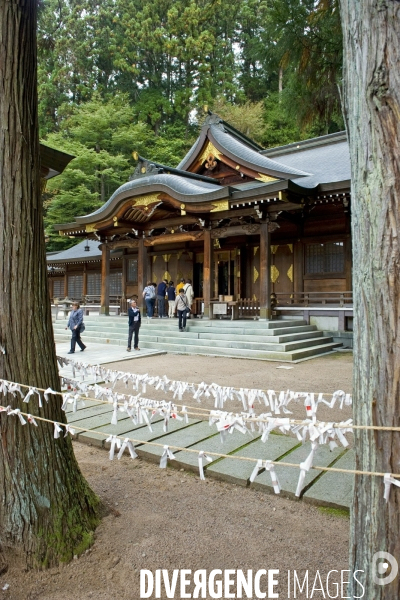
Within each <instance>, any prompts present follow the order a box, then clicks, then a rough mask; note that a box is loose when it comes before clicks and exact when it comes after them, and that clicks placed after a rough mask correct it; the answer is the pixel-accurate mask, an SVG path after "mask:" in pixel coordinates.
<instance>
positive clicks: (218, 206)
mask: <svg viewBox="0 0 400 600" xmlns="http://www.w3.org/2000/svg"><path fill="white" fill-rule="evenodd" d="M212 205H213V207H212V209H211V211H210V212H212V213H215V212H221V210H229V200H217V201H216V202H213V203H212Z"/></svg>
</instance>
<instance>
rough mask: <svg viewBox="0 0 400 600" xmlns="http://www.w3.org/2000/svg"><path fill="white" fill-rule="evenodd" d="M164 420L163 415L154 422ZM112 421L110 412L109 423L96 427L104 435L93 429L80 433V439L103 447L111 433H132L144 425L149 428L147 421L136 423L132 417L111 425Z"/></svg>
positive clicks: (121, 419) (120, 419)
mask: <svg viewBox="0 0 400 600" xmlns="http://www.w3.org/2000/svg"><path fill="white" fill-rule="evenodd" d="M162 420H163V419H162V418H161V417H157V418H156V419H154V421H152V423H157V422H159V421H162ZM110 421H111V414H110V420H109V422H108V423H107V425H103V426H102V427H96V431H99V432H102V433H103V435H99V434H97V433H94V432H92V431H86V432H83V433H81V434H80V435H79V441H80V442H84V443H88V442H89V443H91V444H93V446H100V447H103V446H104V442H105V440H106V439H107V437H108V436H109V435H125V434H126V433H127V432H130V433H132V432H133V431H135V432H136V431H137V430H138V429H141V428H142V427H146V429H148V427H147V425H146V424H145V423H138V424H137V425H134V424H133V422H132V420H131V419H130V417H124V418H119V419H118V423H117V425H111V422H110ZM126 437H128V436H126ZM106 446H107V447H108V448H109V447H110V446H109V444H106Z"/></svg>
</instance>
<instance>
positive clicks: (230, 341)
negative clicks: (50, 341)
mask: <svg viewBox="0 0 400 600" xmlns="http://www.w3.org/2000/svg"><path fill="white" fill-rule="evenodd" d="M91 333H92V335H91ZM94 333H95V332H94V331H93V332H89V331H85V333H84V334H83V336H84V337H83V339H84V340H86V341H88V342H94V341H95V340H97V343H102V341H103V343H111V344H114V345H119V343H120V342H121V343H123V344H125V343H126V338H127V332H126V331H125V332H124V333H121V334H118V333H113V334H108V333H107V334H104V333H98V334H97V335H96V336H94ZM64 339H65V338H63V340H61V336H60V335H58V334H57V335H56V341H64ZM322 341H323V343H325V344H327V343H329V342H331V341H332V338H330V337H325V336H323V334H322V332H318V333H316V334H314V332H311V333H310V335H309V336H308V337H307V339H301V340H295V341H289V342H286V343H279V342H278V339H277V338H270V339H268V338H265V341H264V340H263V338H262V337H260V338H259V339H258V340H257V339H255V338H254V337H253V338H252V341H250V342H248V341H243V340H242V339H240V337H239V336H237V337H233V338H232V336H231V337H230V338H229V337H228V338H227V339H220V338H219V337H217V336H214V337H212V336H211V337H207V338H203V337H202V336H201V335H199V336H198V335H197V334H193V333H192V332H180V331H178V330H176V333H175V335H166V333H165V332H164V333H163V335H158V336H154V335H152V336H148V335H146V331H142V330H141V331H140V344H141V346H142V347H143V348H151V347H153V348H155V347H159V345H160V344H169V345H171V346H174V345H175V346H176V348H175V350H176V351H177V352H179V351H180V348H181V346H182V344H184V345H185V346H192V347H198V348H200V347H211V348H241V349H243V350H262V351H266V352H270V351H271V352H275V351H277V352H291V351H293V350H298V349H301V348H307V347H311V346H317V345H320V344H321V342H322ZM151 344H155V345H156V346H152V345H151Z"/></svg>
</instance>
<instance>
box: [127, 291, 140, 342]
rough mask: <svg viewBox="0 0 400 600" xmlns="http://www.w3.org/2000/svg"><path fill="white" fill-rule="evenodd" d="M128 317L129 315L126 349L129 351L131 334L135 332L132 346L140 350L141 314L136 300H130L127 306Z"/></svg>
mask: <svg viewBox="0 0 400 600" xmlns="http://www.w3.org/2000/svg"><path fill="white" fill-rule="evenodd" d="M128 317H129V335H128V347H127V351H128V352H130V351H131V347H132V336H133V334H135V337H134V340H133V347H134V348H135V350H140V348H139V329H140V325H141V316H140V310H139V308H138V307H137V304H136V300H131V305H130V307H129V308H128Z"/></svg>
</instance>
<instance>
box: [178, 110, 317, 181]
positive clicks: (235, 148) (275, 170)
mask: <svg viewBox="0 0 400 600" xmlns="http://www.w3.org/2000/svg"><path fill="white" fill-rule="evenodd" d="M207 140H208V141H209V142H211V143H212V145H213V146H215V148H216V149H217V151H219V152H220V153H221V154H222V155H223V156H226V157H227V158H228V159H230V160H231V161H233V162H234V163H235V164H237V165H238V167H240V166H244V167H247V168H249V169H252V170H253V171H256V172H259V173H260V174H262V175H269V176H271V177H276V178H277V179H289V178H294V177H305V176H307V175H309V173H307V172H304V171H301V170H299V169H293V168H291V167H288V166H287V165H285V164H283V163H280V162H277V161H274V160H271V159H269V158H267V157H265V156H263V155H262V154H260V152H259V151H257V150H255V149H254V146H253V147H251V145H250V144H248V143H245V142H244V141H243V139H242V138H240V137H239V136H238V135H234V134H233V132H232V130H231V131H228V129H227V128H226V126H225V125H224V123H223V121H222V119H220V118H219V117H218V116H217V115H211V116H209V117H207V119H206V121H205V123H204V125H203V127H202V130H201V132H200V136H199V137H198V139H197V140H196V142H195V143H194V144H193V146H192V148H191V149H190V150H189V152H188V153H187V154H186V156H185V158H184V159H183V160H182V161H181V162H180V163H179V165H178V167H177V168H178V169H182V170H184V171H189V170H190V169H191V168H193V167H194V165H195V164H196V161H198V160H199V157H200V156H201V153H202V151H203V149H204V146H205V145H206V143H207ZM222 160H223V159H222Z"/></svg>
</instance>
